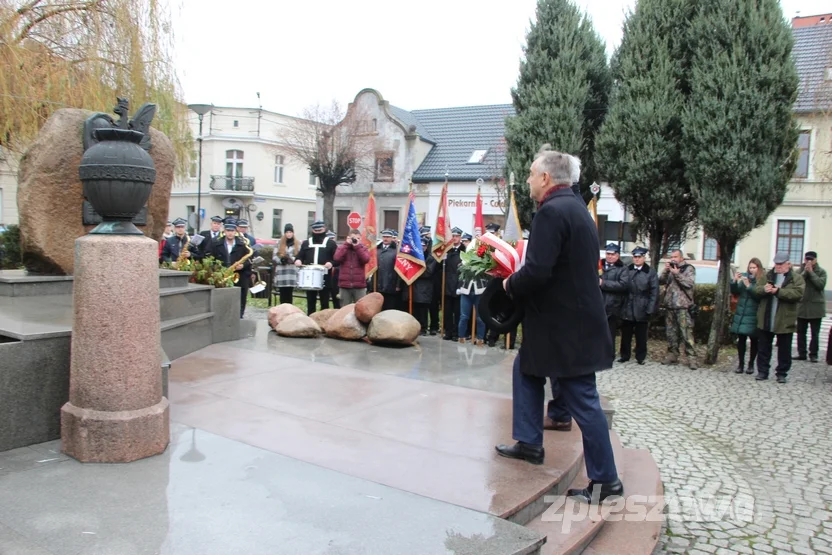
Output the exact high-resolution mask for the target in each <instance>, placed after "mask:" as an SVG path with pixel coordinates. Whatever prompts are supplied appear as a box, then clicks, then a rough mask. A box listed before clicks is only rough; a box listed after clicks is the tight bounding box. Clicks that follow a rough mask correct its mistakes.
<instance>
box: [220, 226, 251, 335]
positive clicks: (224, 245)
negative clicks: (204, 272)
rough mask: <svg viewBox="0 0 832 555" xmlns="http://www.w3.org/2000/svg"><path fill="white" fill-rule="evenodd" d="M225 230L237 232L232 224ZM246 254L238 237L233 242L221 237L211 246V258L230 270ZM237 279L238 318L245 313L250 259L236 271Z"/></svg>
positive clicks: (244, 247) (246, 250) (243, 244)
mask: <svg viewBox="0 0 832 555" xmlns="http://www.w3.org/2000/svg"><path fill="white" fill-rule="evenodd" d="M224 227H225V229H226V230H233V231H236V230H237V226H236V225H235V224H233V223H226V224H225V226H224ZM247 254H248V249H246V246H245V243H244V242H243V240H242V239H241V238H240V237H234V240H233V242H229V240H228V239H227V238H225V237H223V238H222V239H221V240H219V241H215V242H214V243H213V244H212V245H211V256H213V257H214V258H215V259H217V260H219V261H220V262H222V264H223V266H225V267H226V268H230V267H232V266H235V265H236V264H237V263H238V262H239V261H240V260H241V259H242V258H243V257H244V256H245V255H247ZM236 273H238V274H239V279H238V281H237V287H239V288H240V318H242V317H243V314H244V313H245V311H246V300H247V299H248V287H249V285H250V284H251V258H249V259H248V260H246V261H245V262H244V263H243V269H242V270H237V272H236Z"/></svg>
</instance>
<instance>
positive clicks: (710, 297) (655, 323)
mask: <svg viewBox="0 0 832 555" xmlns="http://www.w3.org/2000/svg"><path fill="white" fill-rule="evenodd" d="M663 294H664V291H662V292H661V293H660V294H659V298H660V299H661V298H662V295H663ZM693 298H694V300H695V301H696V306H697V307H699V310H698V312H697V314H696V318H695V319H694V321H693V338H694V340H695V341H696V343H697V344H699V345H706V344H707V343H708V337H709V336H710V334H711V324H712V323H713V321H714V300H715V298H716V285H713V284H703V285H697V286H696V287H695V289H694V297H693ZM732 317H733V314H730V313H729V314H728V315H727V316H726V318H725V328H724V331H723V335H722V344H723V345H730V344H731V342H732V338H731V334H730V332H729V330H730V329H731V318H732ZM650 336H651V337H653V338H654V339H665V338H666V337H667V335H666V333H665V310H664V309H663V308H661V307H660V308H659V312H658V314H657V315H656V316H655V317H654V318H653V320H652V321H651V322H650Z"/></svg>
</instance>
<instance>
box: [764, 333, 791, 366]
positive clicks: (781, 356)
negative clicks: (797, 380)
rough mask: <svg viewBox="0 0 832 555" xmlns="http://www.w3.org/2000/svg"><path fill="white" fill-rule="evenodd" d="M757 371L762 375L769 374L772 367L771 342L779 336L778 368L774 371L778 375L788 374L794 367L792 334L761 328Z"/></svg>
mask: <svg viewBox="0 0 832 555" xmlns="http://www.w3.org/2000/svg"><path fill="white" fill-rule="evenodd" d="M757 333H758V334H759V337H758V338H757V373H758V374H760V375H761V376H768V373H769V370H770V369H771V344H772V343H773V342H774V338H775V337H776V338H777V368H775V370H774V372H775V374H776V375H777V376H786V375H788V373H789V370H791V367H792V334H791V333H780V334H776V335H775V334H773V333H771V332H769V331H763V330H759V331H758V332H757Z"/></svg>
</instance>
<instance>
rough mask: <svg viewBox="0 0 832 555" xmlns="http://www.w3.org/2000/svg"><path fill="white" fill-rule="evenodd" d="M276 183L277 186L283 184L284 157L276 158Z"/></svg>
mask: <svg viewBox="0 0 832 555" xmlns="http://www.w3.org/2000/svg"><path fill="white" fill-rule="evenodd" d="M274 182H275V184H277V185H280V184H282V183H283V156H280V155H278V156H275V157H274Z"/></svg>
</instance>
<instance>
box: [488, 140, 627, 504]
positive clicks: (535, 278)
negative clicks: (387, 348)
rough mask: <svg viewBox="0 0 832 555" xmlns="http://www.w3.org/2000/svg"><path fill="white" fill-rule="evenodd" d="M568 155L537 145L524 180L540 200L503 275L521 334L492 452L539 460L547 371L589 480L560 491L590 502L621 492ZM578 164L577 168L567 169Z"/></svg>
mask: <svg viewBox="0 0 832 555" xmlns="http://www.w3.org/2000/svg"><path fill="white" fill-rule="evenodd" d="M579 164H580V161H579V160H577V158H575V157H573V156H570V155H567V154H562V153H560V152H555V151H551V150H548V146H547V147H544V150H541V152H540V153H539V154H538V156H537V157H536V158H535V161H534V162H533V163H532V165H531V172H530V176H529V179H528V183H529V188H530V196H531V197H532V198H533V199H534V200H535V201H537V202H538V203H539V205H540V206H539V209H538V210H537V213H536V215H535V217H534V222H533V225H532V233H531V237H530V239H529V243H528V245H527V249H526V260H525V264H524V265H523V267H522V268H520V270H518V271H517V272H515V273H514V274H513V275H512V276H511V277H509V278H508V279H507V280H505V281H504V282H503V286H504V287H505V289H506V293H507V294H508V295H509V296H510V297H511V298H512V299H514V300H515V302H518V303H522V305H523V308H524V309H525V317H524V319H523V342H522V345H521V347H520V353H519V355H518V356H517V358H516V359H515V361H514V375H513V405H514V417H513V433H512V435H513V437H514V439H515V440H516V441H517V443H516V444H514V445H498V446H497V447H496V449H497V452H498V453H499V454H500V455H502V456H504V457H509V458H514V459H522V460H526V461H528V462H530V463H532V464H543V459H544V456H545V453H544V450H543V401H544V389H545V386H546V378H547V377H548V378H552V379H553V381H555V380H556V381H557V383H558V390H559V391H558V394H559V398H561V399H562V401H563V404H564V405H565V406H566V408H567V409H568V412H569V414H570V415H571V416H572V417H573V418H574V419H575V421H576V422H577V424H578V426H579V427H580V428H581V433H582V434H583V447H584V459H585V462H586V470H587V476H588V477H589V480H590V482H589V485H588V486H587V487H586V488H583V489H573V490H569V492H568V495H569V496H572V497H575V498H577V499H579V500H583V501H585V502H592V503H598V502H600V501H603V500H604V499H606V498H608V497H611V496H620V495H623V491H624V487H623V486H622V484H621V481H620V480H619V478H618V471H617V469H616V466H615V460H614V455H613V451H612V444H611V442H610V435H609V429H608V428H607V420H606V417H605V416H604V411H603V410H602V409H601V400H600V397H599V395H598V389H597V387H596V383H595V373H596V372H598V371H600V370H606V369H608V368H610V367H611V366H612V359H613V344H612V337H610V330H609V327H608V326H607V315H606V311H605V310H604V298H603V297H602V295H601V290H600V289H599V287H598V281H597V280H598V242H599V241H598V232H597V229H596V226H595V222H593V220H592V217H591V216H590V214H589V211H588V210H587V208H586V205H585V204H584V203H583V202H580V201H578V200H577V198H576V197H575V194H574V193H573V192H572V190H571V189H570V184H571V183H572V182H573V181H574V179H572V177H573V176H574V174H575V173H576V169H577V170H578V171H579V168H580V165H579ZM576 166H577V168H576Z"/></svg>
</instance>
